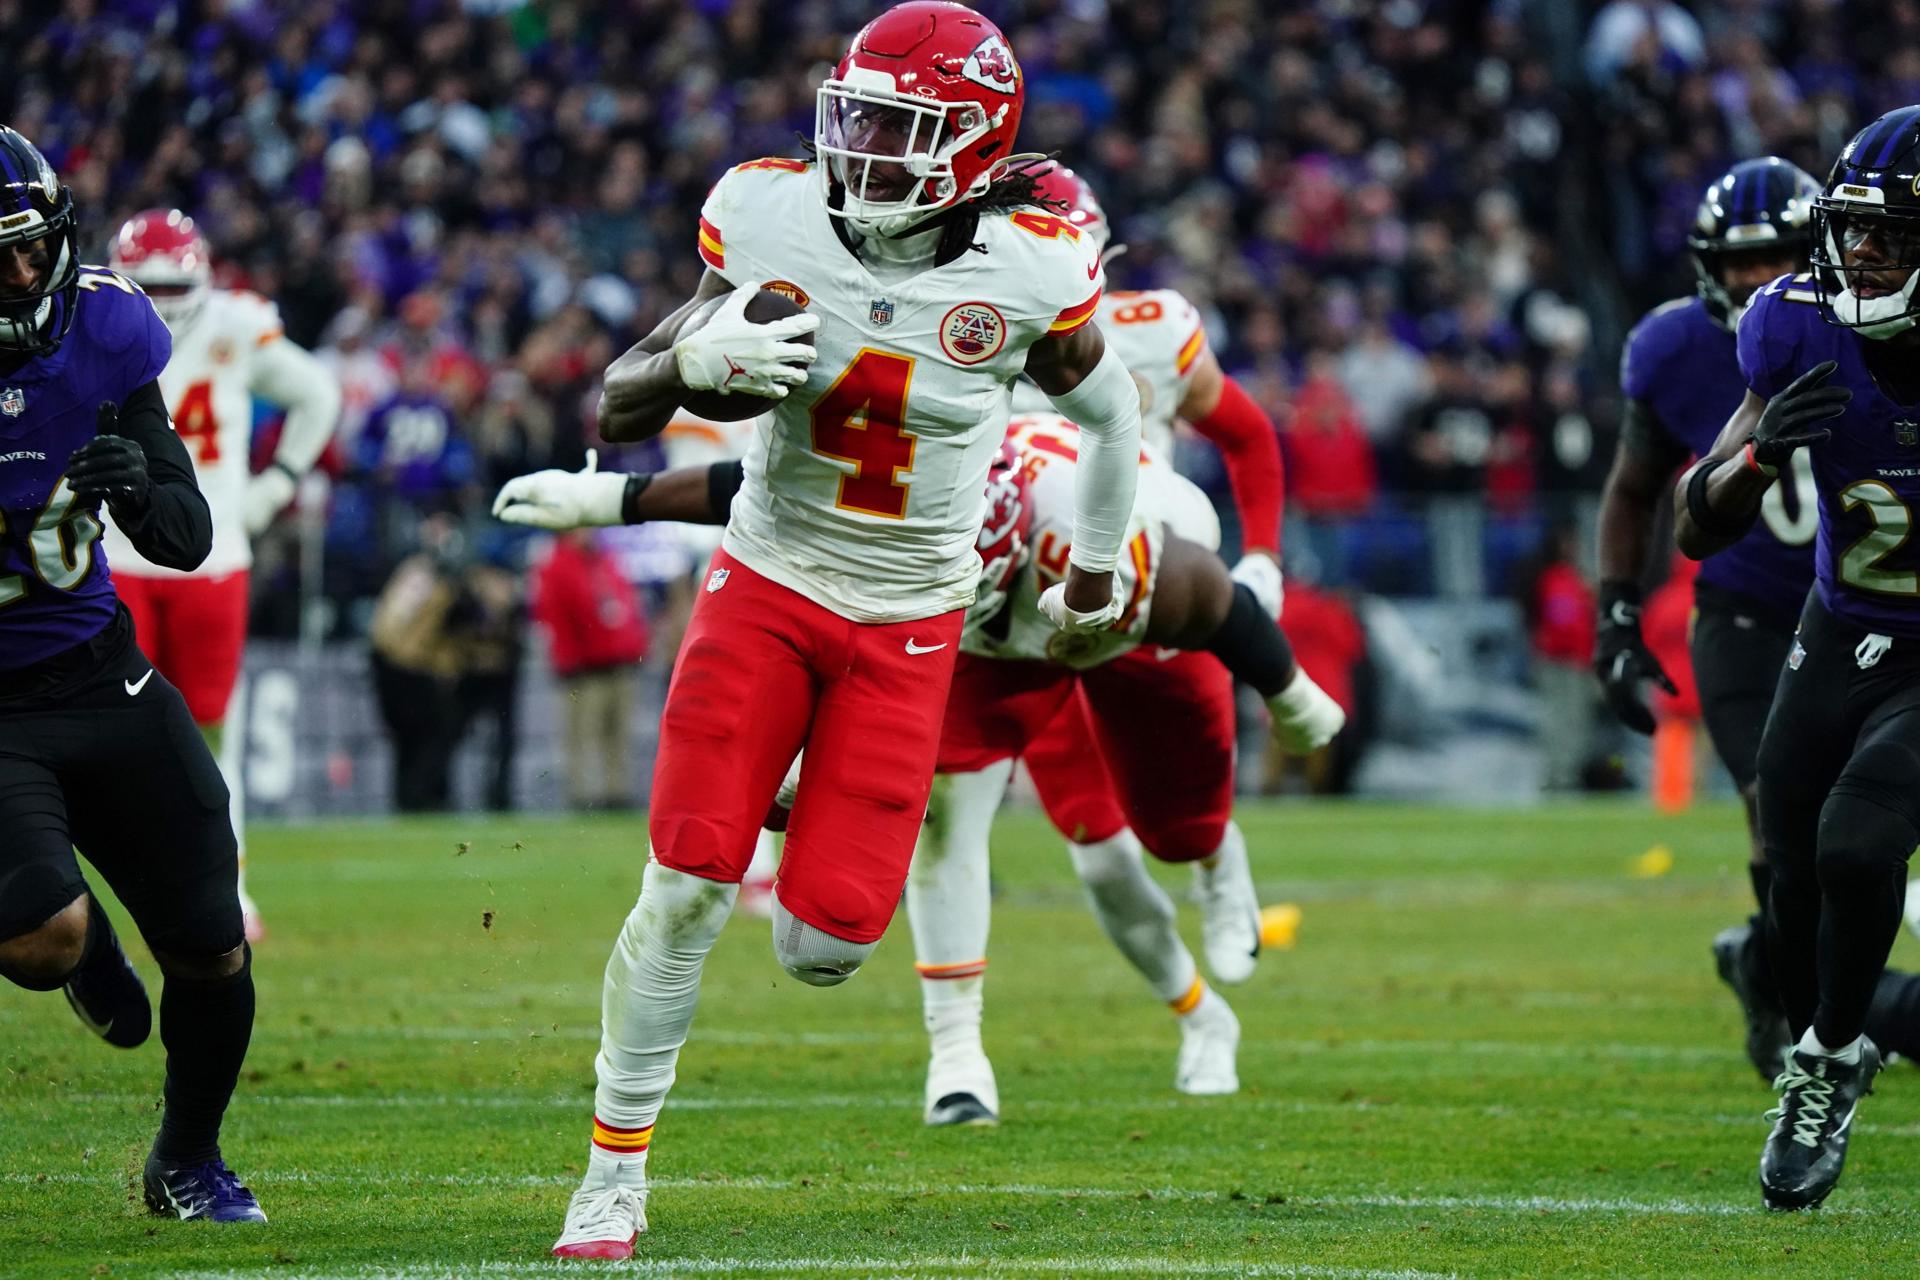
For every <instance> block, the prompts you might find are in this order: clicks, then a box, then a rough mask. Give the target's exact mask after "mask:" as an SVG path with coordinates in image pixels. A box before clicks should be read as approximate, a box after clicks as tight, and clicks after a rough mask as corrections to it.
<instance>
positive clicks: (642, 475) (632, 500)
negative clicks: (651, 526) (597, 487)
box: [620, 471, 653, 524]
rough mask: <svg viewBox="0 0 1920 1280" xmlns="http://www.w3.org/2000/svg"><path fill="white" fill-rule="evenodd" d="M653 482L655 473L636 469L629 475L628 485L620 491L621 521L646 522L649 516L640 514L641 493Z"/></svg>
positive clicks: (631, 522) (630, 522) (622, 522)
mask: <svg viewBox="0 0 1920 1280" xmlns="http://www.w3.org/2000/svg"><path fill="white" fill-rule="evenodd" d="M652 483H653V473H652V472H650V471H636V472H633V473H631V474H630V475H628V476H627V487H626V488H624V489H622V490H621V491H620V523H621V524H645V523H646V522H647V518H646V517H645V516H643V515H641V514H640V495H641V494H643V493H645V492H646V491H647V486H648V485H650V484H652Z"/></svg>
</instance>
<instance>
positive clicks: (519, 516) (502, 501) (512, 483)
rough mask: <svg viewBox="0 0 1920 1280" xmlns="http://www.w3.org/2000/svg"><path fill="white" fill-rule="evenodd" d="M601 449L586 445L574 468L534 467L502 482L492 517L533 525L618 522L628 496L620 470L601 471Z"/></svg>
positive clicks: (552, 526) (570, 526) (561, 526)
mask: <svg viewBox="0 0 1920 1280" xmlns="http://www.w3.org/2000/svg"><path fill="white" fill-rule="evenodd" d="M599 466H600V451H599V450H598V449H589V450H587V465H586V466H584V467H582V468H580V470H578V471H559V470H548V471H536V472H534V473H533V474H532V475H527V476H515V477H514V478H513V479H511V480H509V481H507V482H506V483H505V484H503V485H501V486H500V495H499V496H498V497H496V498H495V499H494V500H493V514H494V517H495V518H496V519H500V520H504V521H506V522H507V523H508V524H524V525H531V526H532V527H533V528H535V529H578V528H580V527H581V526H582V525H596V524H619V523H621V519H620V507H621V505H622V503H623V501H624V500H625V498H626V493H627V476H626V473H625V472H623V471H601V470H599Z"/></svg>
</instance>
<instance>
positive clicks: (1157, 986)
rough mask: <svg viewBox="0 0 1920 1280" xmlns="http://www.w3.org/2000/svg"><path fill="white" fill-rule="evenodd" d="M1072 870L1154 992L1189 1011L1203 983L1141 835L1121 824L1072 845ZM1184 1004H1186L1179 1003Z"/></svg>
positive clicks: (1099, 916)
mask: <svg viewBox="0 0 1920 1280" xmlns="http://www.w3.org/2000/svg"><path fill="white" fill-rule="evenodd" d="M1067 852H1068V853H1069V854H1070V855H1071V856H1072V858H1073V869H1074V871H1075V872H1076V873H1077V874H1078V875H1079V877H1080V883H1082V884H1084V885H1085V886H1086V887H1087V898H1088V901H1089V902H1091V903H1092V905H1093V915H1094V919H1096V920H1098V921H1099V922H1100V927H1101V928H1102V929H1104V930H1106V934H1107V937H1108V938H1110V939H1112V940H1113V945H1114V946H1115V947H1118V948H1119V950H1120V954H1121V955H1123V956H1125V957H1126V958H1127V962H1128V963H1129V964H1131V965H1132V966H1133V967H1134V968H1135V969H1138V970H1139V971H1140V975H1141V976H1142V977H1144V978H1145V979H1146V980H1147V984H1148V985H1149V986H1151V987H1152V988H1153V993H1154V995H1156V996H1158V997H1160V999H1162V1000H1165V1001H1167V1002H1168V1003H1169V1004H1173V1005H1175V1012H1178V1013H1185V1012H1188V1011H1189V1010H1190V1009H1191V1008H1192V1007H1193V1005H1194V1004H1195V1003H1197V1002H1198V1000H1199V999H1200V996H1199V994H1198V993H1196V992H1195V990H1194V988H1195V987H1196V986H1198V987H1199V988H1200V990H1201V991H1204V990H1205V985H1204V984H1202V983H1201V982H1200V977H1199V974H1200V971H1199V969H1198V967H1197V966H1196V965H1195V964H1194V962H1193V953H1192V952H1190V951H1188V950H1187V946H1186V944H1185V943H1184V942H1182V941H1180V934H1179V932H1178V931H1177V930H1176V929H1175V928H1174V927H1173V921H1174V906H1173V899H1172V898H1169V897H1168V896H1167V891H1166V890H1165V889H1162V888H1161V887H1160V885H1159V884H1158V882H1156V881H1155V880H1154V878H1153V877H1152V876H1151V875H1149V874H1147V868H1146V864H1145V863H1144V862H1143V861H1142V860H1141V857H1140V839H1139V837H1138V836H1135V835H1134V834H1133V832H1132V831H1130V830H1128V829H1127V828H1125V827H1122V828H1121V829H1120V830H1119V832H1118V833H1117V834H1115V835H1113V836H1110V837H1109V838H1107V839H1105V840H1102V841H1100V842H1099V843H1097V844H1069V845H1068V846H1067ZM1183 1003H1185V1004H1186V1007H1185V1008H1181V1007H1179V1006H1180V1005H1181V1004H1183Z"/></svg>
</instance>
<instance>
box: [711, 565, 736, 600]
mask: <svg viewBox="0 0 1920 1280" xmlns="http://www.w3.org/2000/svg"><path fill="white" fill-rule="evenodd" d="M732 576H733V570H731V569H715V570H714V571H713V572H712V573H710V574H708V575H707V594H708V595H712V594H713V593H714V592H716V591H718V590H719V589H720V588H722V587H724V586H726V585H727V579H728V578H730V577H732Z"/></svg>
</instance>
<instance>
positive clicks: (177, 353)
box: [105, 209, 340, 942]
mask: <svg viewBox="0 0 1920 1280" xmlns="http://www.w3.org/2000/svg"><path fill="white" fill-rule="evenodd" d="M109 262H110V264H111V265H112V267H113V269H114V270H115V271H118V272H119V273H120V274H122V275H124V276H126V277H128V278H129V279H131V280H133V281H134V282H135V283H136V284H138V285H139V286H140V287H141V288H142V289H144V290H146V292H147V296H148V297H149V298H151V299H152V300H153V307H154V310H156V311H158V312H159V313H160V318H161V319H162V320H164V321H166V323H167V328H168V329H169V330H171V331H172V333H173V359H172V360H171V361H169V362H168V364H167V368H166V371H165V372H164V373H162V374H161V375H160V391H161V394H162V395H164V396H165V397H166V400H167V405H168V407H169V408H170V409H171V410H172V412H173V425H174V430H175V431H176V432H178V433H179V436H180V439H181V440H182V441H183V442H185V444H186V446H187V454H188V456H189V457H191V458H192V459H193V469H194V477H195V479H196V480H197V482H198V483H199V486H200V492H201V493H202V494H203V495H205V497H206V499H207V506H208V507H209V508H210V509H211V510H212V512H213V550H212V551H211V552H209V553H208V555H207V558H206V560H205V561H203V562H202V563H201V564H200V565H198V566H197V567H195V568H193V569H191V570H186V571H182V570H179V569H174V568H170V567H168V566H166V565H162V564H155V563H153V562H152V561H151V560H149V559H147V558H146V557H145V556H143V555H141V554H140V552H139V550H138V549H137V548H136V547H135V546H134V545H133V543H132V542H130V541H129V540H128V538H127V535H126V534H125V533H123V532H122V531H121V529H120V527H119V525H118V524H116V523H112V522H109V523H108V525H107V532H106V540H105V546H106V549H107V556H108V559H109V560H110V561H111V562H112V564H113V580H114V585H115V586H117V587H118V588H119V591H120V598H121V599H122V600H123V601H125V602H126V606H127V612H129V613H130V614H132V615H133V628H134V634H135V635H136V636H137V637H138V638H139V642H140V648H141V650H142V651H143V652H145V653H146V654H147V656H148V657H150V658H152V659H153V665H154V668H155V669H156V670H158V671H159V672H160V674H161V675H163V676H165V677H166V678H167V679H168V680H169V681H171V682H172V683H173V685H174V687H175V688H177V689H179V690H180V692H181V695H182V696H183V697H185V698H186V700H187V709H188V710H189V711H191V712H193V720H194V723H195V724H197V725H199V726H200V732H201V733H202V734H203V735H205V737H206V739H207V743H208V745H209V746H211V747H212V748H213V753H214V756H215V758H216V759H218V760H219V761H220V762H221V772H222V773H223V774H225V776H226V780H227V790H228V792H229V794H231V795H232V797H233V829H234V832H235V835H236V836H237V838H238V840H239V842H240V857H239V865H240V907H241V911H242V913H243V914H244V916H245V919H246V928H247V940H248V941H249V942H258V941H259V940H260V937H261V934H262V932H263V930H262V927H261V924H260V913H259V911H258V910H257V909H256V908H255V907H254V905H253V900H252V899H251V898H250V897H248V896H247V884H246V874H247V850H246V819H245V806H246V797H245V792H244V790H243V782H244V776H245V772H246V771H245V769H244V768H242V767H241V762H240V761H239V760H238V759H236V758H235V756H236V755H237V752H231V753H230V752H227V751H223V750H222V745H223V744H222V732H221V730H222V726H223V725H224V723H225V721H226V716H227V704H228V703H229V701H230V700H231V699H232V697H233V687H234V682H235V680H237V679H238V677H239V674H240V654H241V649H242V648H243V647H244V646H245V644H246V639H247V576H248V569H249V568H250V567H251V566H252V563H253V548H252V539H254V538H256V537H258V536H259V535H260V534H261V533H262V532H264V531H265V530H266V528H267V526H268V525H269V524H271V523H272V522H273V519H274V517H275V516H277V515H278V514H279V513H280V511H281V510H282V509H283V508H284V507H285V506H286V505H287V504H288V503H289V502H291V501H292V500H293V495H294V489H295V488H296V486H297V484H298V482H299V479H300V477H301V476H303V475H305V474H306V473H307V471H308V470H310V469H311V468H312V467H313V464H314V463H316V462H318V461H319V459H320V455H321V453H322V452H324V451H325V449H326V447H327V441H328V440H329V439H330V438H331V437H332V435H333V428H334V424H335V423H336V422H338V421H339V419H340V384H339V383H338V382H337V381H336V380H335V379H334V377H333V375H332V374H331V373H329V372H328V371H327V369H326V366H324V365H322V364H321V363H320V362H319V361H318V360H317V359H315V358H314V357H313V356H312V355H309V354H308V353H307V352H306V351H303V350H302V349H301V348H300V347H298V346H296V345H295V344H294V343H293V342H291V341H289V340H288V338H287V336H286V334H285V331H284V330H283V329H282V328H281V325H280V313H279V311H278V309H277V308H275V307H274V305H273V304H272V303H271V302H269V301H267V300H266V299H265V298H262V297H260V296H259V295H258V294H254V293H248V292H246V291H244V290H239V289H216V288H214V287H213V286H212V278H213V264H212V261H211V254H210V251H209V249H208V246H207V241H206V238H205V237H204V236H203V235H201V233H200V230H199V228H198V227H196V226H195V225H194V222H193V219H192V218H189V217H188V216H186V215H185V214H184V213H181V212H180V211H179V210H178V209H148V210H146V211H145V212H142V213H137V214H135V215H134V216H133V217H131V218H129V219H128V220H127V221H126V223H125V224H124V225H123V226H122V227H121V228H120V232H119V234H118V235H116V236H115V237H114V241H113V250H112V255H111V257H110V258H109ZM256 398H257V399H260V400H264V401H266V402H267V403H268V404H270V405H274V406H276V407H278V408H281V409H284V410H285V411H286V423H285V425H284V426H283V427H282V429H281V432H280V440H279V443H278V446H277V447H276V448H275V450H274V455H273V461H272V462H271V463H270V464H269V465H268V466H267V469H266V470H265V471H262V472H260V473H259V474H258V475H255V474H253V470H252V468H251V466H250V465H249V460H250V456H251V450H252V443H253V402H254V400H255V399H256ZM236 745H237V744H236Z"/></svg>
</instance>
